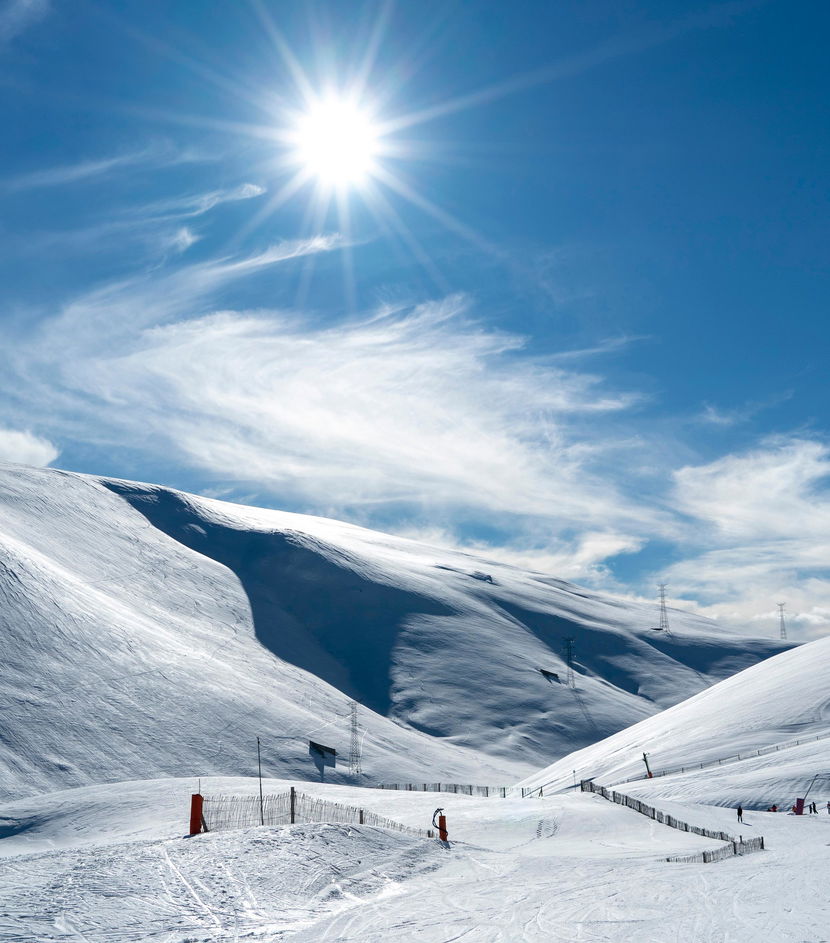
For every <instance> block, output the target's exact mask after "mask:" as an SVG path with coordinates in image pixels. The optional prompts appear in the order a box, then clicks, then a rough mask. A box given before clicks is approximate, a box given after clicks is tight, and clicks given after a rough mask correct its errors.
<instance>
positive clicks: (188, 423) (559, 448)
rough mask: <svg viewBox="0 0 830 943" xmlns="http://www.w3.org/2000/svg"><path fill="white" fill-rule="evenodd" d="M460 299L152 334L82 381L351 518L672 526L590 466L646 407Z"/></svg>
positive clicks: (202, 324)
mask: <svg viewBox="0 0 830 943" xmlns="http://www.w3.org/2000/svg"><path fill="white" fill-rule="evenodd" d="M520 345H521V340H520V339H519V338H516V337H514V336H510V335H506V334H501V333H498V332H493V331H488V330H486V329H484V328H482V327H481V326H479V325H477V324H475V323H474V322H472V321H470V320H468V319H467V318H466V317H465V302H464V300H463V299H461V298H448V299H444V300H443V301H441V302H437V303H434V304H428V305H422V306H419V307H416V308H415V309H412V310H410V311H403V312H391V311H388V312H384V313H382V314H380V315H373V316H371V317H369V318H367V319H364V320H355V321H350V322H346V323H340V324H337V325H333V326H322V327H319V326H318V327H310V326H309V325H308V324H307V323H305V322H303V321H301V320H300V319H298V318H296V317H293V316H291V315H286V314H280V313H275V312H269V313H260V314H250V313H248V314H238V313H234V312H222V313H217V314H213V315H209V316H207V317H203V318H199V319H196V320H191V321H186V322H176V323H172V324H169V325H164V326H157V327H154V328H151V329H150V330H148V331H146V332H145V333H144V334H143V336H142V337H141V340H140V342H139V343H138V345H137V346H136V349H134V350H133V351H132V352H130V353H128V354H124V355H122V356H118V357H115V358H106V357H99V358H96V359H95V361H94V362H91V361H89V360H86V361H85V360H81V361H77V360H76V361H75V363H73V365H72V366H71V367H70V368H68V369H65V371H64V377H65V379H66V380H67V381H68V382H71V384H72V385H73V386H75V387H77V388H79V389H83V391H84V392H85V393H87V394H90V393H91V394H93V395H95V396H97V397H99V398H101V399H102V400H104V401H109V402H113V403H114V402H118V403H119V404H121V405H122V407H124V406H126V407H128V408H127V409H126V410H124V409H123V408H122V409H120V410H119V412H126V413H127V414H133V409H132V408H131V407H133V406H134V407H135V408H140V409H141V411H142V419H141V422H142V425H143V426H144V427H145V428H148V425H147V424H148V423H149V424H150V427H153V426H154V427H155V433H156V435H159V436H162V437H164V438H166V439H168V440H169V444H170V445H171V446H173V447H175V448H177V449H178V450H179V451H180V453H181V454H182V456H183V457H184V458H185V459H186V460H188V461H189V462H190V463H191V464H194V465H196V466H198V467H201V468H205V469H210V470H211V471H213V472H214V473H217V474H220V475H223V476H233V477H234V478H236V479H240V478H246V479H252V480H257V481H259V482H261V483H262V484H263V485H265V486H267V487H270V488H271V489H272V490H274V491H279V492H280V493H283V494H286V493H288V494H291V495H293V496H295V497H297V498H302V499H304V500H309V501H315V502H320V501H321V500H326V499H327V498H328V497H329V496H332V497H335V496H336V501H337V503H338V504H339V506H340V507H341V508H343V507H347V506H350V505H365V504H367V503H368V504H371V505H377V504H378V503H386V504H393V503H406V502H416V503H419V504H432V505H436V506H440V505H443V506H447V505H452V506H455V507H469V508H475V509H478V510H481V509H483V508H486V509H488V510H490V511H493V512H498V513H502V514H515V515H542V516H544V517H545V518H546V519H547V520H549V521H559V522H563V523H564V522H569V521H574V520H577V519H578V520H579V521H580V522H582V524H583V525H584V524H586V523H587V522H593V523H594V525H595V527H605V526H607V525H608V522H609V521H613V522H614V523H619V524H620V525H622V522H627V523H628V525H629V526H633V525H634V524H635V523H636V526H637V528H638V529H639V528H640V527H641V526H642V521H643V519H644V518H646V519H648V520H649V521H650V523H651V525H652V526H659V524H658V521H657V519H656V515H654V514H653V513H651V514H649V513H648V512H645V513H644V512H643V509H642V508H640V507H638V506H633V505H631V504H629V503H628V502H627V501H626V500H625V498H624V497H623V496H622V495H620V494H619V493H617V492H616V490H615V488H614V487H613V485H610V484H609V483H607V482H604V481H603V480H602V479H601V477H600V476H599V475H596V474H593V473H592V472H591V464H592V463H593V462H595V461H597V459H598V457H599V456H598V454H597V445H596V443H592V444H591V448H590V449H587V450H586V449H584V448H583V447H582V442H581V439H582V437H583V435H584V434H585V432H584V431H577V429H578V428H579V429H580V430H587V428H588V423H589V422H590V421H591V418H590V417H596V421H601V420H602V418H603V417H604V416H605V415H606V414H609V413H617V412H619V411H621V410H624V409H625V408H626V407H627V406H629V405H630V404H631V398H630V397H628V396H625V395H614V394H611V393H608V392H605V391H604V390H603V389H602V385H601V383H600V381H599V380H598V378H596V377H593V376H590V375H587V374H580V373H575V372H565V371H563V370H560V369H557V368H554V367H551V366H550V365H547V364H544V363H540V362H535V361H534V360H533V358H531V357H528V356H526V357H525V358H524V359H523V360H522V362H521V364H516V363H515V362H513V361H512V360H511V357H510V355H511V354H513V353H515V352H516V350H517V349H518V348H519V347H520Z"/></svg>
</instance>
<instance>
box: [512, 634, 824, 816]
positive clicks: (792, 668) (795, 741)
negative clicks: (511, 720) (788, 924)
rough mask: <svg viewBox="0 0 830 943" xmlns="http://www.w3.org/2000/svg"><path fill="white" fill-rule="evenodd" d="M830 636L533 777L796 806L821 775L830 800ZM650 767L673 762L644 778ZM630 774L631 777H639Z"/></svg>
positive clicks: (558, 784) (555, 785)
mask: <svg viewBox="0 0 830 943" xmlns="http://www.w3.org/2000/svg"><path fill="white" fill-rule="evenodd" d="M828 678H830V637H828V638H822V639H818V640H817V641H815V642H810V643H809V644H807V645H803V646H801V647H799V648H796V649H793V650H792V651H788V652H783V653H781V654H780V655H777V656H776V657H774V658H770V659H768V660H766V661H764V662H762V663H760V664H757V665H754V666H752V667H751V668H747V669H746V670H745V671H741V672H740V673H738V674H736V675H734V676H733V677H731V678H727V679H726V680H725V681H721V682H720V683H719V684H716V685H714V686H713V687H711V688H708V689H707V690H706V691H702V692H701V693H700V694H697V695H695V696H694V697H692V698H690V699H689V700H687V701H684V702H682V703H681V704H677V705H676V706H675V707H672V708H669V709H668V710H666V711H663V712H662V713H660V714H657V715H656V716H654V717H649V718H648V719H647V720H644V721H642V722H641V723H638V724H635V725H634V726H633V727H630V728H629V729H627V730H623V731H621V732H620V733H617V734H615V735H614V736H611V737H609V738H607V739H606V740H602V741H601V742H599V743H595V744H593V745H592V746H589V747H587V748H585V749H582V750H579V751H577V752H575V753H572V754H571V755H570V756H567V757H565V758H563V759H561V760H559V761H557V762H556V763H553V764H552V765H550V766H548V767H546V768H545V769H543V770H541V771H540V772H538V773H535V774H534V775H533V776H531V777H528V779H527V780H525V781H524V782H523V783H522V785H524V786H525V787H533V788H536V787H539V786H544V787H545V789H546V791H550V792H554V791H556V790H557V789H567V788H568V787H569V786H570V785H571V784H572V782H573V775H574V771H576V776H577V777H578V778H584V779H587V778H594V779H596V780H597V782H599V783H601V784H606V785H610V784H619V783H626V785H624V786H620V788H621V790H622V791H623V792H628V793H632V794H636V795H638V796H642V797H643V798H645V799H646V800H647V801H649V800H650V799H652V800H653V799H658V798H659V799H675V800H683V801H688V800H691V801H696V802H707V803H713V804H723V805H733V806H734V805H738V804H739V803H741V804H743V805H745V806H752V805H754V806H756V807H758V808H767V807H768V806H769V805H771V804H773V803H775V804H777V805H779V806H781V807H783V808H789V806H790V805H791V803H792V802H793V801H794V799H795V798H796V797H798V796H803V795H804V793H805V791H806V790H807V788H808V787H809V785H810V783H811V781H812V780H813V778H814V777H815V776H816V774H818V775H819V779H818V780H817V781H816V784H815V787H814V790H815V792H814V795H813V798H814V799H816V798H820V799H821V801H822V805H824V803H825V802H827V801H828V800H830V775H829V774H828V770H829V769H830V687H828ZM644 752H645V753H648V760H649V763H650V765H651V767H652V769H653V770H654V771H655V772H657V773H658V774H659V773H660V772H661V771H663V770H668V771H672V770H676V772H671V774H670V775H665V776H662V775H658V776H656V777H655V778H654V779H644V778H643V777H644V775H645V766H644V762H643V753H644ZM632 783H633V784H634V785H633V786H632Z"/></svg>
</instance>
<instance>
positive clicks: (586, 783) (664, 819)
mask: <svg viewBox="0 0 830 943" xmlns="http://www.w3.org/2000/svg"><path fill="white" fill-rule="evenodd" d="M579 785H580V788H581V790H582V792H593V793H595V794H596V795H598V796H602V798H603V799H607V800H608V801H609V802H616V803H617V805H624V806H626V807H627V808H629V809H633V810H634V811H635V812H639V813H640V814H641V815H646V816H648V818H650V819H654V821H655V822H660V823H661V824H663V825H668V826H669V828H676V829H678V830H679V831H681V832H689V833H690V834H692V835H701V836H703V837H704V838H715V839H717V840H718V841H722V842H726V844H725V845H723V846H722V847H721V848H714V849H712V850H711V851H699V852H697V853H696V854H693V855H672V856H671V857H669V858H666V861H685V862H700V863H706V864H708V863H709V862H711V861H723V859H724V858H731V857H733V856H734V855H745V854H750V853H751V852H753V851H763V850H764V838H763V836H759V837H758V838H749V839H747V841H744V840H743V839H742V838H735V837H734V836H732V835H729V834H728V833H727V832H716V831H713V830H712V829H711V828H701V827H700V826H699V825H689V823H688V822H682V821H681V820H680V819H677V818H675V817H674V816H673V815H669V814H668V813H667V812H661V811H660V809H656V808H655V807H654V806H652V805H648V804H647V803H645V802H642V801H641V800H639V799H635V798H633V797H632V796H626V795H625V794H624V793H622V792H616V791H615V790H614V789H608V788H607V787H606V786H599V785H597V784H596V783H594V782H591V780H589V779H585V780H583V781H582V782H581V783H580V784H579Z"/></svg>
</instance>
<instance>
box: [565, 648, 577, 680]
mask: <svg viewBox="0 0 830 943" xmlns="http://www.w3.org/2000/svg"><path fill="white" fill-rule="evenodd" d="M564 648H565V665H566V666H567V672H566V674H565V687H567V688H575V687H576V680H575V679H574V640H573V639H572V638H566V639H565V641H564Z"/></svg>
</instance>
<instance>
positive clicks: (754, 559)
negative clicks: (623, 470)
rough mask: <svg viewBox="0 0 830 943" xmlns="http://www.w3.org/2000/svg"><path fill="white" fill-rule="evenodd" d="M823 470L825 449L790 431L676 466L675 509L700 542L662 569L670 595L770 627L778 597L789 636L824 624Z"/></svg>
mask: <svg viewBox="0 0 830 943" xmlns="http://www.w3.org/2000/svg"><path fill="white" fill-rule="evenodd" d="M828 476H830V449H828V447H827V446H826V445H825V444H824V443H822V442H817V441H814V440H809V439H804V438H795V437H794V438H789V439H781V438H779V439H773V440H768V441H766V442H765V443H764V444H763V445H762V446H761V447H760V448H757V449H754V450H752V451H749V452H747V453H745V454H742V455H729V456H726V457H725V458H722V459H719V460H718V461H715V462H712V463H710V464H708V465H703V466H698V467H687V468H683V469H680V470H679V471H678V472H677V473H676V475H675V481H676V499H677V507H678V508H679V509H680V510H681V511H683V512H684V513H686V514H688V515H689V516H690V517H692V518H693V519H694V520H695V521H696V524H695V527H696V528H697V532H696V533H695V532H694V530H692V531H690V535H689V538H690V540H689V542H690V543H692V541H694V544H696V545H697V546H698V547H708V548H710V549H706V550H705V551H704V552H701V553H699V554H698V555H692V554H690V555H689V557H688V558H687V559H685V560H682V561H680V562H678V563H675V564H673V565H672V566H670V567H668V568H667V569H666V570H665V571H664V576H665V578H667V579H668V580H670V582H671V584H672V586H673V589H674V592H675V593H677V594H682V595H684V596H685V597H687V598H690V599H696V600H698V601H699V602H700V604H701V611H702V612H703V613H704V614H706V615H710V616H714V617H716V618H722V619H725V620H727V621H731V622H742V623H744V624H752V625H754V626H755V627H756V628H757V627H758V626H759V625H764V626H766V627H767V629H768V631H769V632H771V633H774V632H776V631H777V628H778V612H777V609H776V603H778V602H785V603H786V605H787V610H788V612H789V613H790V615H791V617H792V629H793V632H792V634H793V635H794V636H796V637H797V636H799V635H800V636H811V635H815V634H819V632H821V633H826V632H827V631H830V619H828V618H827V616H826V614H827V613H828V612H830V488H828ZM805 613H806V614H810V617H809V618H804V614H805Z"/></svg>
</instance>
